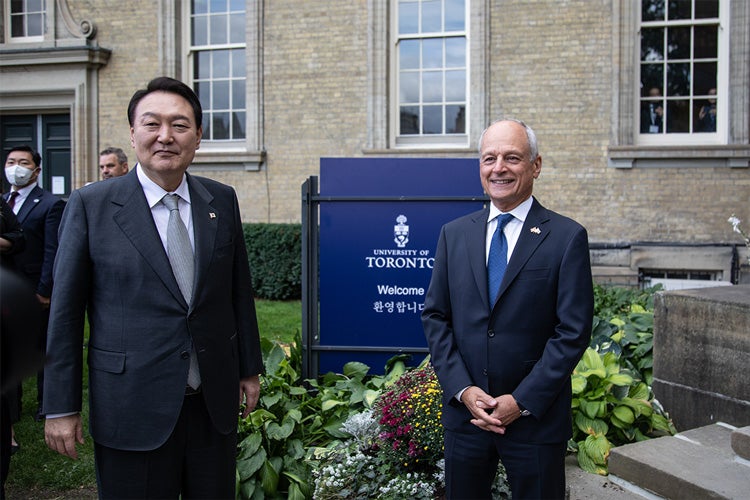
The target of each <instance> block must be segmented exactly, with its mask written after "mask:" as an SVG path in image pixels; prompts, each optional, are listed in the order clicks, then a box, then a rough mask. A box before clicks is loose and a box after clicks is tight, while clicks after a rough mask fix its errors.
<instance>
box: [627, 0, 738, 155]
mask: <svg viewBox="0 0 750 500" xmlns="http://www.w3.org/2000/svg"><path fill="white" fill-rule="evenodd" d="M719 6H720V5H719V0H681V1H671V2H667V1H665V0H642V1H641V30H640V65H639V67H640V75H641V80H640V87H641V96H640V106H639V109H640V130H639V132H640V134H641V141H640V142H642V143H649V142H653V140H655V141H658V143H665V142H667V143H668V142H672V143H675V142H676V140H678V136H679V135H682V136H683V137H685V136H687V135H689V134H693V135H692V136H691V137H690V140H692V141H695V140H696V139H698V140H700V139H708V138H709V137H708V135H709V134H716V132H717V131H718V130H717V128H718V129H723V128H724V126H723V124H724V123H726V109H727V106H726V105H725V103H726V97H725V96H726V87H727V86H726V83H725V82H726V71H721V70H722V69H723V68H720V62H722V61H724V60H726V57H725V54H726V50H724V49H725V47H726V46H727V43H726V39H724V37H722V36H721V35H720V33H721V29H720V27H721V25H722V23H721V22H720V17H719ZM717 118H718V119H719V121H718V122H717ZM717 125H718V127H717ZM699 135H702V136H704V137H699ZM673 137H674V138H675V139H676V140H675V141H669V139H672V138H673Z"/></svg>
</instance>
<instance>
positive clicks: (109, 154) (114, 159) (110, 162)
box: [99, 146, 128, 180]
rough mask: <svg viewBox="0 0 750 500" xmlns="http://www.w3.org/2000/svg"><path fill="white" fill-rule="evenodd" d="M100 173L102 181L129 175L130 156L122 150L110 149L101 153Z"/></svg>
mask: <svg viewBox="0 0 750 500" xmlns="http://www.w3.org/2000/svg"><path fill="white" fill-rule="evenodd" d="M99 172H100V173H101V176H102V180H104V179H111V178H113V177H119V176H121V175H125V174H127V173H128V156H127V155H126V154H125V151H123V150H122V149H120V148H115V147H112V146H110V147H108V148H106V149H103V150H102V151H101V152H100V153H99Z"/></svg>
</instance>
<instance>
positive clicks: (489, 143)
mask: <svg viewBox="0 0 750 500" xmlns="http://www.w3.org/2000/svg"><path fill="white" fill-rule="evenodd" d="M541 170H542V157H541V156H539V155H537V156H536V158H531V148H530V146H529V139H528V137H527V135H526V130H525V129H524V128H523V126H522V125H521V124H519V123H516V122H512V121H501V122H497V123H495V124H493V125H491V126H490V127H489V128H488V129H487V131H486V132H485V133H484V136H483V137H482V144H481V147H480V156H479V175H480V177H481V179H482V187H483V188H484V191H485V192H486V193H487V195H488V196H489V197H490V199H491V200H492V203H493V204H494V205H495V206H496V207H497V208H499V209H500V210H501V211H503V212H509V211H511V210H513V209H514V208H516V207H517V206H518V205H520V204H521V203H522V202H524V201H525V200H526V199H528V197H529V196H531V192H532V190H533V187H534V179H536V178H537V177H539V172H541Z"/></svg>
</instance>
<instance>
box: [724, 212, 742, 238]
mask: <svg viewBox="0 0 750 500" xmlns="http://www.w3.org/2000/svg"><path fill="white" fill-rule="evenodd" d="M727 222H728V223H730V224H731V225H732V230H733V231H734V232H735V233H738V234H742V230H741V229H740V223H741V222H742V221H741V220H740V219H738V218H737V217H736V216H735V215H734V214H732V216H731V217H730V218H728V219H727Z"/></svg>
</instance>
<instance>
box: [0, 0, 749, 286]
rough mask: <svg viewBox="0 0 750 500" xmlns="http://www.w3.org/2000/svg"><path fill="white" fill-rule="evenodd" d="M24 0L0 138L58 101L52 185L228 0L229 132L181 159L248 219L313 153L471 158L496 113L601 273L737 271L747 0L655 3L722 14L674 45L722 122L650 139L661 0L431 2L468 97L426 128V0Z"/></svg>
mask: <svg viewBox="0 0 750 500" xmlns="http://www.w3.org/2000/svg"><path fill="white" fill-rule="evenodd" d="M37 2H38V3H39V4H40V5H41V6H42V7H40V9H41V11H42V13H43V14H44V16H43V23H44V24H43V26H44V29H43V30H42V31H43V33H42V34H40V35H39V36H36V37H35V36H33V33H32V34H31V36H25V35H24V34H23V33H21V36H17V35H18V33H17V32H16V33H15V35H14V32H13V29H15V28H13V22H14V19H12V15H13V12H11V4H12V3H14V2H11V1H10V0H3V1H2V2H0V8H1V9H2V11H3V12H2V16H0V18H1V19H2V23H3V26H2V29H0V33H1V34H2V36H3V38H2V40H0V114H1V115H0V116H1V117H2V122H3V123H4V125H3V131H2V133H3V134H4V141H5V142H4V143H3V147H6V149H7V144H8V141H7V140H5V139H7V138H8V137H7V136H8V134H10V135H11V136H12V134H13V132H12V130H11V131H10V132H9V129H8V127H9V126H12V125H13V123H15V122H14V118H15V117H22V118H23V117H31V119H35V120H37V121H36V122H34V123H35V124H36V123H38V124H40V125H39V126H42V125H44V123H46V122H45V120H46V119H47V118H49V116H50V115H54V116H58V115H63V116H65V115H67V116H69V121H70V147H69V159H70V162H69V171H67V172H63V174H60V175H59V176H58V180H59V181H60V182H62V179H63V178H65V183H64V187H61V186H63V184H59V186H58V187H59V189H60V190H61V191H62V192H60V194H61V195H65V194H66V192H69V191H70V190H71V189H75V188H78V187H80V186H82V185H84V184H85V183H87V182H91V181H93V180H96V179H97V176H98V170H97V165H98V163H97V161H98V151H99V150H101V149H103V148H105V147H107V146H110V145H113V146H120V147H122V148H123V149H125V150H126V152H127V153H129V156H131V157H132V156H133V151H132V148H131V147H130V139H129V129H128V123H127V118H126V108H127V103H128V101H129V99H130V96H131V95H132V93H133V92H134V91H135V90H136V89H138V88H141V87H143V86H144V85H145V84H146V82H147V81H148V80H149V79H151V78H152V77H154V76H158V75H169V76H173V77H176V78H180V79H182V80H184V81H187V82H191V83H195V80H196V74H197V73H196V72H195V71H196V70H195V67H196V64H197V63H196V60H197V59H195V58H196V57H198V56H197V55H196V54H197V53H198V52H200V50H197V49H195V43H194V39H193V38H194V36H195V31H196V29H197V28H196V26H197V24H196V23H197V21H196V14H199V13H200V12H201V9H203V8H205V9H207V10H208V11H210V9H225V10H228V11H229V12H230V16H229V20H230V23H231V22H232V21H231V17H232V16H235V15H238V14H232V13H231V12H232V11H233V9H234V11H236V12H239V11H242V16H244V17H242V22H241V26H242V28H243V29H244V36H242V37H241V40H239V41H238V39H237V38H234V39H233V40H234V45H232V44H231V43H230V44H229V45H228V47H229V49H232V48H237V47H240V48H242V49H243V50H244V56H243V57H244V62H243V64H244V65H245V73H244V90H243V92H244V94H243V100H244V107H243V109H244V110H245V111H243V113H244V115H242V116H243V117H244V118H243V119H242V121H243V123H242V126H243V128H244V132H243V137H240V138H239V139H238V140H231V141H210V140H206V139H205V138H204V141H203V143H202V146H201V149H200V151H199V153H198V155H197V157H196V162H195V164H194V165H193V166H192V167H191V171H192V172H196V173H200V174H201V175H206V176H209V177H212V178H214V179H217V180H219V181H221V182H225V183H227V184H230V185H232V186H234V187H235V188H236V190H237V193H238V196H239V199H240V205H241V210H242V214H243V218H244V219H245V220H246V221H248V222H298V221H299V220H300V186H301V184H302V183H303V182H304V181H305V179H307V178H308V177H309V176H311V175H317V174H318V169H319V160H320V158H321V157H367V156H371V157H375V156H377V157H423V158H453V157H456V158H467V157H475V156H476V144H477V140H478V137H479V134H480V132H481V130H482V128H483V127H484V126H486V125H487V124H488V123H490V122H491V121H493V120H494V119H496V118H499V117H505V116H511V117H516V118H520V119H523V120H524V121H526V122H527V123H529V124H530V125H531V126H532V127H533V128H534V129H535V130H536V132H537V134H538V137H539V142H540V153H541V154H542V157H543V169H542V174H541V176H540V178H539V180H538V181H537V183H536V187H535V194H536V196H537V197H538V198H539V199H540V200H541V201H542V203H544V204H545V205H546V206H548V207H549V208H551V209H553V210H555V211H558V212H560V213H563V214H566V215H569V216H571V217H573V218H574V219H576V220H578V221H580V222H581V223H582V224H583V225H584V226H586V228H587V229H588V231H589V235H590V241H591V246H592V257H593V263H594V266H595V274H596V275H597V278H598V279H599V280H600V281H603V282H611V283H620V284H637V283H638V282H639V279H640V280H642V279H643V277H644V276H654V277H658V276H662V277H666V278H678V279H682V278H685V279H691V278H701V279H703V278H707V279H710V280H717V281H723V282H734V283H737V282H740V281H743V282H748V281H750V276H749V274H750V266H748V257H747V256H748V249H747V248H746V247H745V245H744V244H743V242H742V239H741V237H740V235H738V234H737V233H734V232H733V231H732V226H731V225H730V224H728V223H727V218H728V217H729V216H730V215H731V214H736V215H737V217H739V218H740V219H741V220H742V221H743V224H744V229H745V230H746V231H747V230H750V3H748V2H744V1H740V0H717V1H716V2H715V4H716V6H717V10H716V15H714V14H711V13H708V14H706V15H705V17H708V18H709V19H708V20H706V19H704V18H701V17H700V16H701V15H703V14H700V13H699V12H698V10H695V11H694V12H693V14H692V17H691V16H690V15H688V16H687V19H686V20H683V23H682V24H680V23H678V24H677V25H675V24H674V23H673V24H669V23H670V22H672V21H670V19H669V18H668V17H667V18H665V19H666V21H665V23H666V25H667V26H666V29H667V32H669V30H670V29H677V28H685V27H687V28H688V29H697V30H699V31H700V30H702V29H703V27H704V25H708V26H709V29H710V27H711V26H713V25H716V26H718V28H719V29H718V30H717V32H718V33H719V34H718V35H717V36H718V37H719V38H718V49H717V54H716V55H715V57H713V59H712V58H711V57H712V56H711V55H710V54H709V55H708V56H706V57H708V59H705V58H702V57H703V56H705V54H704V55H701V54H698V53H697V52H692V53H690V54H688V56H687V59H684V57H683V59H681V60H680V62H681V63H683V64H687V65H689V66H690V65H692V66H690V67H691V68H692V67H695V68H698V67H699V66H700V65H701V64H708V65H709V67H713V68H715V74H716V75H717V76H716V82H717V87H718V99H717V101H718V103H719V105H718V109H719V115H718V116H719V125H718V127H717V130H716V132H715V133H710V134H697V133H686V134H671V135H670V134H668V133H664V134H660V136H659V137H658V138H652V137H645V136H644V134H641V133H639V130H638V124H637V121H638V116H639V104H643V102H644V101H643V98H642V96H643V93H642V91H641V88H640V87H641V86H642V85H643V83H642V80H639V71H645V70H644V68H645V62H644V61H646V62H648V61H649V57H651V56H650V55H649V54H646V55H644V51H643V44H644V42H643V39H642V38H641V34H642V33H644V31H643V30H644V29H648V28H652V29H659V27H660V26H661V25H659V23H658V22H657V23H652V24H648V22H646V20H645V18H646V17H648V16H649V15H651V14H650V13H649V12H648V9H647V7H649V6H651V7H655V8H656V9H657V10H658V8H659V6H660V5H661V4H664V2H659V1H655V0H648V1H646V0H644V1H643V2H639V1H636V0H594V1H591V0H531V1H529V0H503V1H492V0H466V1H465V2H458V3H457V2H455V1H453V0H442V1H441V0H438V2H437V3H438V4H440V5H442V6H443V13H444V16H447V15H448V14H447V13H448V11H449V9H450V8H455V6H456V5H463V8H464V9H465V10H464V14H465V17H464V27H463V30H462V31H461V30H459V31H461V33H459V34H460V35H461V36H463V38H464V39H465V41H466V53H465V66H466V96H465V102H464V104H463V108H462V109H463V110H464V111H465V112H466V116H465V122H464V123H463V124H462V125H461V126H462V127H463V128H462V130H461V132H462V133H461V134H458V135H457V136H456V137H453V136H452V137H450V139H451V140H444V141H441V140H440V137H438V138H437V140H436V141H431V140H429V139H430V138H429V137H428V138H425V139H426V140H424V141H421V142H420V141H419V140H417V141H410V140H407V139H411V138H409V137H406V138H405V137H404V136H399V130H400V129H399V127H403V122H401V121H400V120H401V119H403V115H401V116H399V99H400V98H401V97H400V90H399V89H400V87H398V85H399V80H398V78H399V66H398V64H401V63H400V62H399V53H398V51H397V47H398V43H399V41H400V40H401V39H399V36H398V33H399V30H400V29H402V28H401V27H400V26H401V24H399V23H400V22H403V23H406V24H408V21H409V18H408V16H405V14H404V12H407V9H410V8H417V6H418V5H421V7H420V8H422V9H427V8H428V7H430V5H428V4H431V2H429V1H427V0H421V1H419V0H401V1H400V2H399V1H398V0H325V1H323V0H321V1H301V0H273V1H271V0H266V1H259V0H220V1H217V0H205V1H199V0H195V1H187V0H129V1H127V2H122V1H119V0H76V1H71V0H37ZM32 3H34V2H31V1H29V2H27V3H26V5H27V7H26V8H28V9H31V4H32ZM433 3H434V2H433ZM688 3H690V2H688ZM704 3H705V2H704ZM709 3H711V2H709ZM219 4H222V5H221V6H219V7H217V5H219ZM698 4H701V2H695V1H694V2H692V6H693V7H695V9H699V8H700V6H698V7H696V5H698ZM419 12H423V11H419ZM424 12H426V10H424ZM21 14H23V12H21ZM657 14H658V13H657ZM420 15H421V14H420ZM400 16H401V17H400ZM696 16H697V17H696ZM29 19H30V18H29ZM420 19H421V18H420ZM29 22H30V21H29ZM712 23H713V24H712ZM29 26H30V25H29ZM230 26H231V27H230V28H228V29H229V30H230V31H231V30H232V29H234V30H235V32H236V29H237V26H236V24H231V25H230ZM696 26H697V28H696ZM654 27H655V28H654ZM676 32H677V31H675V33H676ZM695 33H698V31H695ZM668 36H669V35H668ZM438 38H439V37H438ZM669 40H670V41H669V43H671V39H669ZM693 48H694V47H693ZM668 50H672V49H671V48H669V49H668ZM191 58H192V59H191ZM704 59H705V60H704ZM706 61H708V62H706ZM711 64H713V66H710V65H711ZM670 68H671V67H670ZM696 71H697V70H696ZM668 83H669V82H668ZM691 92H692V94H691V95H693V96H698V95H699V94H702V93H704V91H702V90H700V89H697V88H695V89H691ZM668 97H669V96H668ZM670 102H673V101H670ZM674 102H676V101H674ZM691 103H693V104H695V105H697V104H698V98H697V97H696V99H695V100H694V102H693V101H691ZM695 109H697V108H695ZM675 116H676V115H675ZM11 138H12V137H11ZM444 138H445V137H444ZM420 139H421V138H420ZM11 142H12V141H11ZM63 157H64V153H63ZM134 162H135V159H134V158H131V164H132V163H134ZM58 168H59V167H58ZM63 170H64V168H63ZM45 182H48V183H50V184H51V183H52V182H53V179H51V178H48V179H46V180H45ZM743 266H744V267H743Z"/></svg>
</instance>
